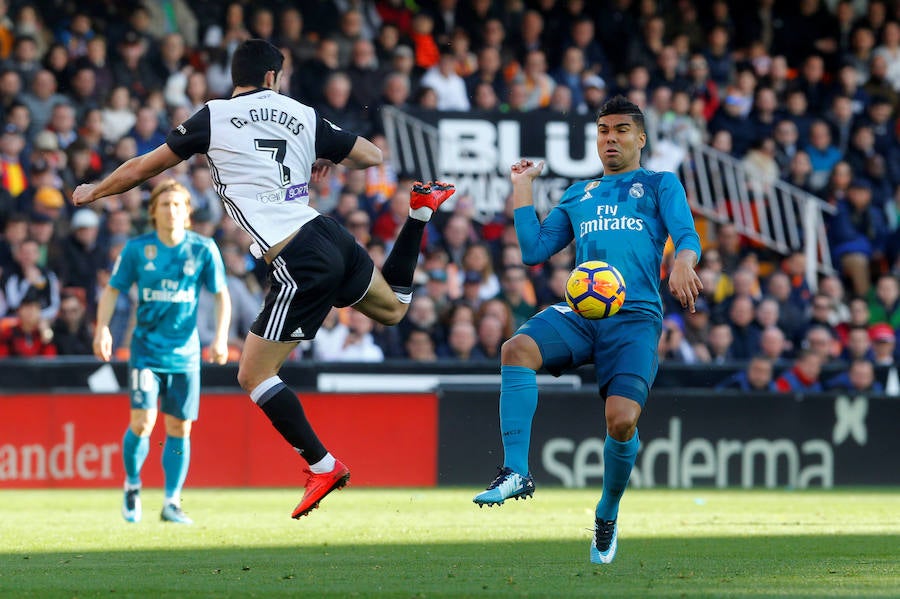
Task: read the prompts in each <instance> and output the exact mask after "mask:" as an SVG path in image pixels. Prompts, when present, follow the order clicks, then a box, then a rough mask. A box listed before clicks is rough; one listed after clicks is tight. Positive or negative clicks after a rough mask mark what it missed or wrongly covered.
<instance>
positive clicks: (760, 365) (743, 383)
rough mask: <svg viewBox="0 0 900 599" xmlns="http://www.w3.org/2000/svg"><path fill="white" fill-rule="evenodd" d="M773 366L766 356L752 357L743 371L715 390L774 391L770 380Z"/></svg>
mask: <svg viewBox="0 0 900 599" xmlns="http://www.w3.org/2000/svg"><path fill="white" fill-rule="evenodd" d="M773 369H774V365H773V363H772V360H771V359H769V358H768V357H766V356H754V357H753V358H752V359H751V360H750V361H749V362H748V363H747V367H746V368H745V369H744V370H740V371H738V372H736V373H734V374H733V375H731V376H729V377H728V378H726V379H725V380H724V381H722V382H721V383H719V384H718V385H716V389H717V390H719V389H737V390H740V391H748V392H749V391H775V390H776V389H775V381H774V380H773V379H772V373H773Z"/></svg>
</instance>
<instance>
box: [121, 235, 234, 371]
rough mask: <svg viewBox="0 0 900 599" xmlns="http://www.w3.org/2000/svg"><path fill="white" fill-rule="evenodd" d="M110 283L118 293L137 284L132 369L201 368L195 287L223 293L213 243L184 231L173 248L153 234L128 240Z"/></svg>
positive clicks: (219, 262) (222, 273) (218, 258)
mask: <svg viewBox="0 0 900 599" xmlns="http://www.w3.org/2000/svg"><path fill="white" fill-rule="evenodd" d="M109 284H110V285H111V286H112V287H114V288H116V289H118V290H119V291H120V292H122V293H128V291H129V289H131V286H132V285H133V284H136V285H137V291H138V305H137V324H136V325H135V328H134V332H133V333H132V337H131V358H130V362H131V366H132V368H150V369H152V370H155V371H159V372H190V371H193V370H197V369H199V367H200V339H199V337H198V335H197V301H198V300H199V298H200V286H201V285H203V286H206V288H207V289H209V290H210V291H211V292H212V293H218V292H219V291H221V290H222V289H225V267H224V265H223V264H222V255H221V254H220V253H219V248H218V247H216V244H215V243H214V242H213V240H212V239H209V238H208V237H204V236H202V235H198V234H197V233H194V232H193V231H186V232H185V237H184V240H182V242H181V243H179V244H178V245H176V246H174V247H168V246H166V245H165V244H163V243H162V241H160V239H159V237H158V236H157V235H156V232H153V233H148V234H146V235H141V236H140V237H136V238H134V239H131V240H129V241H128V243H126V244H125V247H124V248H122V253H121V254H120V255H119V258H118V259H117V260H116V264H115V266H114V267H113V273H112V277H111V278H110V280H109Z"/></svg>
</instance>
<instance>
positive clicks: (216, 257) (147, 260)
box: [94, 179, 231, 524]
mask: <svg viewBox="0 0 900 599" xmlns="http://www.w3.org/2000/svg"><path fill="white" fill-rule="evenodd" d="M148 213H149V216H150V220H151V222H152V223H153V228H154V229H156V231H155V232H153V233H147V234H145V235H141V236H139V237H135V238H134V239H130V240H129V241H128V242H127V243H126V244H125V246H124V247H123V248H122V252H121V254H119V257H118V258H117V259H116V263H115V265H114V266H113V271H112V276H111V277H110V280H109V284H108V285H107V286H106V288H105V289H104V290H103V293H102V294H101V295H100V301H99V303H98V305H97V328H96V331H95V333H94V354H95V355H96V356H97V357H98V358H100V359H101V360H103V361H104V362H108V361H109V360H110V358H111V357H112V334H111V333H110V330H109V321H110V319H111V318H112V315H113V311H114V309H115V306H116V300H117V299H118V297H119V293H128V292H129V290H130V289H131V286H132V285H134V284H136V285H137V290H138V304H137V323H136V324H135V327H134V332H133V333H132V335H131V348H130V357H129V365H128V386H129V392H130V394H131V419H130V422H129V424H128V428H127V430H126V431H125V437H124V439H123V440H122V459H123V461H124V463H125V477H126V478H125V498H124V502H123V504H122V516H123V517H124V518H125V520H126V521H128V522H139V521H140V520H141V511H142V510H141V497H140V493H141V469H142V467H143V465H144V460H145V459H146V458H147V454H148V452H149V451H150V433H151V432H153V426H154V424H156V417H157V413H158V410H162V413H163V415H164V416H165V426H166V441H165V444H164V445H163V451H162V467H163V473H164V475H165V500H164V502H163V508H162V513H161V515H160V517H161V518H162V519H163V520H164V521H167V522H176V523H178V524H191V523H192V520H191V519H190V518H189V517H187V516H186V515H185V513H184V511H183V510H182V509H181V489H182V487H183V486H184V481H185V478H186V477H187V472H188V466H189V465H190V461H191V426H192V424H193V421H194V420H197V416H198V414H199V409H200V339H199V336H198V334H197V303H198V300H199V298H200V288H201V286H205V287H206V288H207V289H209V291H210V292H211V293H213V294H214V296H215V313H216V329H215V336H214V338H213V342H212V345H211V346H210V358H211V359H212V361H213V362H216V363H218V364H224V363H225V360H226V359H227V357H228V325H229V323H230V322H231V298H230V297H229V295H228V287H227V285H226V283H225V266H224V265H223V263H222V256H221V255H220V254H219V248H218V247H217V246H216V244H215V242H213V240H212V239H210V238H208V237H203V236H202V235H199V234H197V233H194V232H193V231H188V230H187V229H186V227H187V226H188V223H189V222H190V220H189V219H190V213H191V196H190V193H189V192H188V190H187V189H186V188H185V187H184V186H183V185H181V184H180V183H178V182H176V181H175V180H174V179H168V180H164V181H162V182H161V183H159V184H158V185H157V186H156V187H155V188H154V189H153V192H152V194H151V195H150V205H149V207H148Z"/></svg>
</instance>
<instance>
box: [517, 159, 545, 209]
mask: <svg viewBox="0 0 900 599" xmlns="http://www.w3.org/2000/svg"><path fill="white" fill-rule="evenodd" d="M542 170H544V161H543V160H541V161H540V162H538V163H535V162H534V161H532V160H528V159H527V158H522V159H521V160H519V161H518V162H514V163H513V165H512V166H511V167H510V168H509V179H510V181H512V187H513V208H522V207H524V206H533V205H534V192H533V191H532V183H534V180H535V179H537V178H538V177H539V176H540V174H541V171H542Z"/></svg>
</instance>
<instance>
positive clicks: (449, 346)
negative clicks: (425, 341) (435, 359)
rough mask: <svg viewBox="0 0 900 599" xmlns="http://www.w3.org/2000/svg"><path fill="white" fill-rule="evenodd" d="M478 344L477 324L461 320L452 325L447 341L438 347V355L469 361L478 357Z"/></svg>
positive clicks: (444, 357) (443, 357)
mask: <svg viewBox="0 0 900 599" xmlns="http://www.w3.org/2000/svg"><path fill="white" fill-rule="evenodd" d="M477 344H478V333H477V331H476V329H475V325H474V324H473V323H471V322H466V321H462V320H460V321H457V322H454V323H452V324H451V325H450V329H449V331H448V332H447V343H446V344H445V345H443V346H439V347H438V356H439V357H441V358H442V359H452V360H463V361H469V360H472V359H474V358H476V357H477V353H476V352H475V346H476V345H477Z"/></svg>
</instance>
